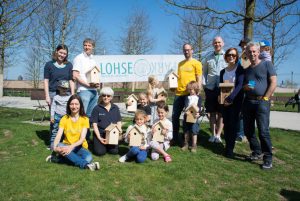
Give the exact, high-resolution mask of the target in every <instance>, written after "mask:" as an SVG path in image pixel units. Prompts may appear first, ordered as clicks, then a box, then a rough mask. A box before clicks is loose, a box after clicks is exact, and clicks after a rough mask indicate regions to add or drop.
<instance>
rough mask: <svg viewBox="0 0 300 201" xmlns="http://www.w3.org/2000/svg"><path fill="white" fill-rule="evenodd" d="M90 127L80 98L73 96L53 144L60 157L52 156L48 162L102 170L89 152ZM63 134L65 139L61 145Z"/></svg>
mask: <svg viewBox="0 0 300 201" xmlns="http://www.w3.org/2000/svg"><path fill="white" fill-rule="evenodd" d="M89 127H90V124H89V118H88V117H87V116H86V114H85V112H84V108H83V103H82V101H81V99H80V97H79V96H78V95H72V96H71V97H70V99H69V100H68V102H67V114H66V115H65V116H63V117H62V119H61V120H60V123H59V129H58V132H57V135H56V137H55V140H54V143H53V150H54V151H55V152H56V153H57V154H59V156H58V157H56V156H54V155H50V156H48V157H47V158H46V161H47V162H59V163H60V162H67V163H71V164H72V165H75V166H78V167H79V168H81V169H90V170H91V171H94V170H98V169H99V168H100V165H99V162H92V160H93V158H92V154H91V153H90V152H89V151H88V144H87V141H86V139H85V136H86V133H87V129H88V128H89ZM63 134H64V139H63V142H62V143H60V140H61V137H62V135H63Z"/></svg>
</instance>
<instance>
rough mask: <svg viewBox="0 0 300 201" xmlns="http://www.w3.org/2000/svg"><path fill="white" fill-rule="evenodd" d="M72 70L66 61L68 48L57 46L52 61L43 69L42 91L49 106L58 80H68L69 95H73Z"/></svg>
mask: <svg viewBox="0 0 300 201" xmlns="http://www.w3.org/2000/svg"><path fill="white" fill-rule="evenodd" d="M72 68H73V66H72V64H71V63H70V62H69V61H68V47H67V46H66V45H62V44H60V45H58V46H57V47H56V50H55V52H54V54H53V58H52V61H49V62H47V63H46V65H45V67H44V91H45V98H46V102H47V104H48V105H49V106H50V105H51V102H52V99H53V97H54V96H55V95H56V90H57V84H58V81H60V80H69V82H70V90H71V91H70V93H71V94H74V83H73V81H72Z"/></svg>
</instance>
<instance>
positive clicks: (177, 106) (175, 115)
mask: <svg viewBox="0 0 300 201" xmlns="http://www.w3.org/2000/svg"><path fill="white" fill-rule="evenodd" d="M185 99H186V96H175V97H174V102H173V112H172V123H173V140H174V142H175V143H176V144H180V143H181V141H182V139H180V138H179V127H180V121H179V117H180V114H181V112H182V110H183V108H184V101H185Z"/></svg>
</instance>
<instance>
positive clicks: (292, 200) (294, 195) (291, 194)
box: [280, 189, 300, 201]
mask: <svg viewBox="0 0 300 201" xmlns="http://www.w3.org/2000/svg"><path fill="white" fill-rule="evenodd" d="M280 195H282V196H283V197H284V198H286V199H287V200H288V201H296V200H299V198H300V192H298V191H293V190H286V189H281V191H280Z"/></svg>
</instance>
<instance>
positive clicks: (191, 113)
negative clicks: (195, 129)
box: [185, 104, 199, 123]
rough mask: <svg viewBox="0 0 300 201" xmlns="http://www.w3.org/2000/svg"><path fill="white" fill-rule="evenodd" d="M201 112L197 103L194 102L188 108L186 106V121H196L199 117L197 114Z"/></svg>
mask: <svg viewBox="0 0 300 201" xmlns="http://www.w3.org/2000/svg"><path fill="white" fill-rule="evenodd" d="M197 112H199V107H198V106H197V105H195V104H192V105H191V106H189V107H188V108H186V112H185V113H186V122H188V123H196V121H197V118H196V114H197Z"/></svg>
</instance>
